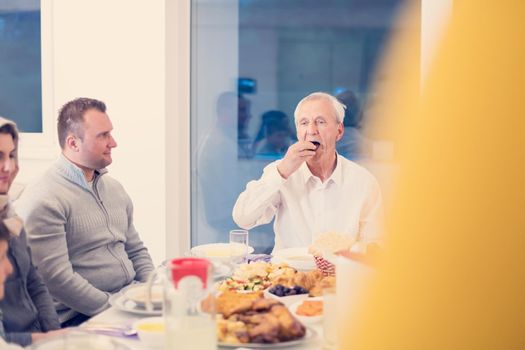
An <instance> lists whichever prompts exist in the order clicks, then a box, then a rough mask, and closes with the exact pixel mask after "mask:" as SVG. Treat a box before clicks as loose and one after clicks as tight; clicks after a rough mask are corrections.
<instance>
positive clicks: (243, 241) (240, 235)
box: [230, 230, 250, 263]
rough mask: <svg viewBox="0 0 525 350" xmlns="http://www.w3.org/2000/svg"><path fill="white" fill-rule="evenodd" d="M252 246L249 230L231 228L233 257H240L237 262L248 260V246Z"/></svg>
mask: <svg viewBox="0 0 525 350" xmlns="http://www.w3.org/2000/svg"><path fill="white" fill-rule="evenodd" d="M249 246H250V243H249V238H248V231H247V230H231V231H230V249H231V256H232V257H239V256H240V258H239V259H236V260H238V261H235V262H236V263H242V262H244V261H246V255H248V247H249Z"/></svg>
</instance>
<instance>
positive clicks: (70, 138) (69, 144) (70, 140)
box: [66, 134, 79, 152]
mask: <svg viewBox="0 0 525 350" xmlns="http://www.w3.org/2000/svg"><path fill="white" fill-rule="evenodd" d="M78 141H79V140H78V138H77V137H76V136H75V135H72V134H69V135H67V137H66V148H68V149H70V150H71V151H73V152H78V150H79V148H78V146H79V145H78Z"/></svg>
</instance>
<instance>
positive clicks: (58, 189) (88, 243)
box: [16, 98, 154, 326]
mask: <svg viewBox="0 0 525 350" xmlns="http://www.w3.org/2000/svg"><path fill="white" fill-rule="evenodd" d="M112 129H113V126H112V124H111V121H110V120H109V118H108V115H107V114H106V106H105V104H104V103H103V102H101V101H98V100H94V99H88V98H79V99H75V100H73V101H70V102H68V103H67V104H65V105H64V106H63V107H62V109H61V110H60V113H59V117H58V139H59V143H60V147H61V148H62V154H61V155H60V157H59V159H58V160H57V161H56V163H55V164H54V165H53V166H52V167H51V168H50V169H49V170H48V171H47V172H46V173H45V175H44V176H43V178H42V179H40V180H39V181H38V182H36V183H35V184H33V185H31V186H28V187H27V188H26V189H25V191H24V192H23V193H22V196H21V197H20V199H19V200H18V201H17V205H16V209H17V212H18V213H19V215H20V216H22V217H23V218H24V220H25V222H26V230H27V233H28V242H29V245H30V246H31V250H32V254H33V260H34V263H35V265H36V266H37V267H38V270H39V272H40V273H41V275H42V277H43V278H44V281H45V283H46V285H47V287H48V289H49V291H50V293H51V295H52V296H53V298H54V299H55V302H56V304H55V307H56V309H57V312H58V315H59V319H60V322H61V323H62V326H73V325H78V324H80V323H82V322H83V321H85V320H86V319H88V318H89V317H90V316H93V315H96V314H97V313H99V312H101V311H103V310H104V309H106V308H107V307H108V306H109V304H108V299H109V297H110V295H111V294H112V293H116V292H118V291H119V290H121V289H122V288H123V287H125V286H127V285H129V284H130V283H132V282H133V281H135V280H136V281H141V282H144V281H146V280H147V277H148V275H149V273H150V272H151V271H152V270H153V269H154V267H153V263H152V261H151V257H150V255H149V253H148V251H147V249H146V247H145V246H144V244H143V243H142V241H141V239H140V238H139V235H138V233H137V231H136V230H135V227H134V226H133V204H132V202H131V199H130V197H129V196H128V194H127V193H126V191H125V190H124V188H123V187H122V185H121V184H120V183H119V182H117V181H116V180H115V179H113V178H111V177H110V176H109V175H107V170H106V169H105V168H106V167H107V166H108V165H110V164H111V162H112V159H111V150H112V149H113V148H114V147H116V146H117V144H116V142H115V140H114V139H113V137H112V136H111V131H112Z"/></svg>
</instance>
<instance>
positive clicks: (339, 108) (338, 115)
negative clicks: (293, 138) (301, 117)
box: [293, 91, 346, 124]
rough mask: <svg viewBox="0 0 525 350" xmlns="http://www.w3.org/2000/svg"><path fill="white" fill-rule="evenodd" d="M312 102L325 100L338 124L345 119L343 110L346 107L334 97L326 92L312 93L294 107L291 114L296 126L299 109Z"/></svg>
mask: <svg viewBox="0 0 525 350" xmlns="http://www.w3.org/2000/svg"><path fill="white" fill-rule="evenodd" d="M314 100H326V101H328V102H330V103H331V104H332V108H333V110H334V117H335V120H337V122H338V123H342V122H343V120H344V119H345V108H346V106H345V105H344V104H342V103H341V102H340V101H339V100H338V99H337V98H336V97H334V96H332V95H330V94H327V93H326V92H319V91H318V92H313V93H311V94H310V95H308V96H306V97H304V98H303V99H302V100H301V101H299V103H298V104H297V107H295V111H294V113H293V115H294V118H295V123H296V124H297V118H298V115H297V112H298V111H299V108H301V106H302V105H303V104H304V103H305V102H308V101H314Z"/></svg>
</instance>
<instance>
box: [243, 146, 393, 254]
mask: <svg viewBox="0 0 525 350" xmlns="http://www.w3.org/2000/svg"><path fill="white" fill-rule="evenodd" d="M279 162H280V161H276V162H273V163H271V164H269V165H268V166H266V168H264V172H263V175H262V176H261V178H260V179H259V180H255V181H250V182H249V183H248V185H247V186H246V190H245V191H244V192H243V193H241V194H240V196H239V198H238V199H237V202H236V203H235V207H234V208H233V220H234V221H235V222H236V223H237V225H239V226H240V227H242V228H244V229H251V228H252V227H255V226H258V225H262V224H267V223H269V222H270V221H271V220H272V219H273V217H274V216H275V222H274V232H275V246H274V250H278V249H283V248H290V247H306V246H309V245H310V244H311V243H312V241H313V240H314V239H315V238H316V237H317V235H319V234H320V233H323V232H328V231H333V232H337V233H342V234H347V235H350V236H351V237H353V238H354V239H356V240H357V241H359V242H361V243H362V244H361V245H358V246H361V247H364V246H365V245H366V244H368V243H370V242H378V241H379V240H380V234H381V232H380V231H381V225H380V222H381V219H382V210H383V209H382V199H381V190H380V188H379V184H378V183H377V181H376V179H375V178H374V176H373V175H372V174H371V173H370V172H368V171H367V170H366V169H365V168H363V167H361V166H360V165H357V164H356V163H354V162H351V161H349V160H348V159H346V158H344V157H342V156H340V155H337V165H336V168H335V170H334V172H333V173H332V175H331V176H330V178H329V179H327V180H326V181H325V182H324V183H322V182H321V180H320V179H319V178H318V177H315V176H314V175H313V174H312V172H311V171H310V169H309V168H308V166H307V165H306V163H303V164H302V165H301V167H300V168H299V169H297V171H295V172H294V173H293V174H292V175H290V176H289V177H288V179H284V178H283V177H282V176H281V175H280V174H279V172H278V171H277V164H279Z"/></svg>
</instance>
